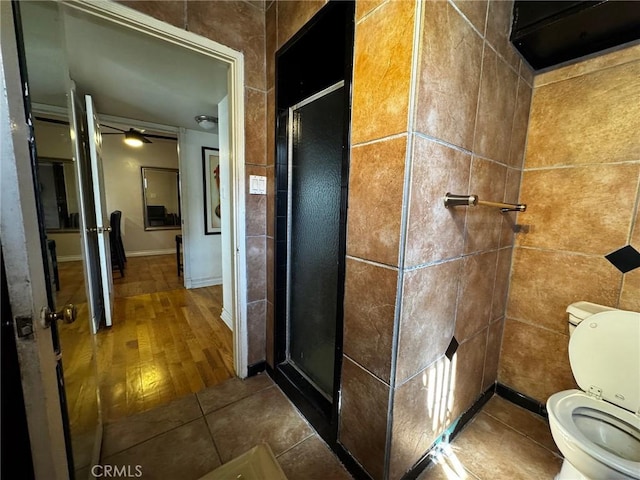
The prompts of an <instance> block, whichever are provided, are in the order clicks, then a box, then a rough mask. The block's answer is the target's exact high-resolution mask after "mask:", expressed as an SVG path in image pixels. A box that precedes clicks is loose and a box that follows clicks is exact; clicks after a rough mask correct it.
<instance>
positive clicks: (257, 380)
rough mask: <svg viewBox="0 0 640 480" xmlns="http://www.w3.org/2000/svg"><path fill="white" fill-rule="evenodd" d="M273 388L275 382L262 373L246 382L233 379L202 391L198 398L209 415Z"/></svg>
mask: <svg viewBox="0 0 640 480" xmlns="http://www.w3.org/2000/svg"><path fill="white" fill-rule="evenodd" d="M271 386H273V380H271V378H270V377H269V376H268V375H267V374H266V373H262V374H259V375H255V376H253V377H249V378H247V379H245V380H241V379H239V378H231V379H229V380H227V381H225V382H223V383H221V384H219V385H214V386H213V387H209V388H207V389H204V390H201V391H200V392H198V393H196V396H197V397H198V402H200V406H201V408H202V411H203V412H204V413H205V414H207V413H211V412H213V411H214V410H218V409H220V408H222V407H226V406H227V405H230V404H232V403H233V402H236V401H238V400H241V399H243V398H245V397H248V396H250V395H252V394H254V393H256V392H259V391H260V390H264V389H265V388H269V387H271Z"/></svg>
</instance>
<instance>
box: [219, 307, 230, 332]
mask: <svg viewBox="0 0 640 480" xmlns="http://www.w3.org/2000/svg"><path fill="white" fill-rule="evenodd" d="M220 319H221V320H222V321H223V322H224V324H225V325H226V326H227V327H229V330H231V331H232V332H233V317H232V316H231V314H230V313H229V310H226V309H225V308H224V307H222V313H221V314H220Z"/></svg>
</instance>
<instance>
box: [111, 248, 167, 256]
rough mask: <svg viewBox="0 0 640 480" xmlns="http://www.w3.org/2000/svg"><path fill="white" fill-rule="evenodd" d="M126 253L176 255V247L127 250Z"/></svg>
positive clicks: (131, 254)
mask: <svg viewBox="0 0 640 480" xmlns="http://www.w3.org/2000/svg"><path fill="white" fill-rule="evenodd" d="M124 253H125V255H126V256H127V257H153V256H154V255H175V254H176V249H175V248H169V249H164V250H138V251H135V252H130V251H128V250H125V252H124Z"/></svg>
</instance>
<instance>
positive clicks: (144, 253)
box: [57, 248, 222, 283]
mask: <svg viewBox="0 0 640 480" xmlns="http://www.w3.org/2000/svg"><path fill="white" fill-rule="evenodd" d="M125 254H126V255H127V257H153V256H155V255H175V254H176V250H175V248H172V249H168V250H138V251H136V252H129V251H127V252H125ZM57 260H58V263H63V262H77V261H80V260H83V258H82V255H62V256H58V257H57ZM220 283H222V282H220Z"/></svg>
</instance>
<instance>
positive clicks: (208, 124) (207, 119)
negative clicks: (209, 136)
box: [196, 115, 218, 130]
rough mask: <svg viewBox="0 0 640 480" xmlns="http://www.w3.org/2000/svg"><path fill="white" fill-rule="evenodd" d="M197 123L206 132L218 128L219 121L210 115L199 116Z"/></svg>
mask: <svg viewBox="0 0 640 480" xmlns="http://www.w3.org/2000/svg"><path fill="white" fill-rule="evenodd" d="M196 122H198V125H199V126H200V127H201V128H204V129H205V130H212V129H214V128H216V127H217V126H218V119H217V118H216V117H212V116H210V115H198V116H197V117H196Z"/></svg>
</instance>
